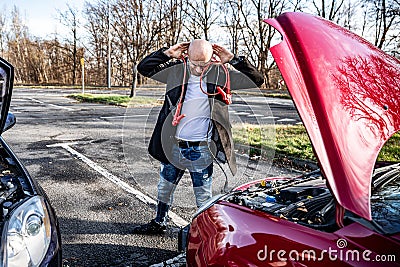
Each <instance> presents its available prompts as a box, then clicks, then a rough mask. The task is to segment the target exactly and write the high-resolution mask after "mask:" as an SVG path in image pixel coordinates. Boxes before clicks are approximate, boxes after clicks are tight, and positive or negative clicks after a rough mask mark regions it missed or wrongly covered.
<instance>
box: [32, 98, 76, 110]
mask: <svg viewBox="0 0 400 267" xmlns="http://www.w3.org/2000/svg"><path fill="white" fill-rule="evenodd" d="M29 100H31V101H33V102H36V103H39V104H42V105H49V106H52V107H56V108H61V109H66V110H74V109H73V108H68V107H63V106H59V105H54V104H46V103H45V102H43V101H40V100H37V99H35V98H29Z"/></svg>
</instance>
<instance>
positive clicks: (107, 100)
mask: <svg viewBox="0 0 400 267" xmlns="http://www.w3.org/2000/svg"><path fill="white" fill-rule="evenodd" d="M67 97H69V98H73V99H75V100H78V101H80V102H89V103H100V104H108V105H116V106H122V107H154V106H159V105H161V102H159V101H157V100H156V99H155V98H152V97H145V96H135V97H132V98H131V97H129V96H125V95H113V94H72V95H68V96H67Z"/></svg>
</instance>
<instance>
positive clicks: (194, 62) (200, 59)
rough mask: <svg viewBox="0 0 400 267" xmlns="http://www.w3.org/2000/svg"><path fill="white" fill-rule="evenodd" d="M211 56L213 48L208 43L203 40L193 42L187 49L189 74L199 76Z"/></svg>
mask: <svg viewBox="0 0 400 267" xmlns="http://www.w3.org/2000/svg"><path fill="white" fill-rule="evenodd" d="M212 55H213V47H212V45H211V44H210V42H208V41H206V40H203V39H195V40H193V41H192V42H191V43H190V45H189V48H188V56H189V67H190V73H191V74H192V75H195V76H200V75H201V72H202V71H203V69H204V67H205V66H207V65H208V64H209V63H210V61H211V58H212Z"/></svg>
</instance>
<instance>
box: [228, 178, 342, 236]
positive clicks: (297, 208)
mask: <svg viewBox="0 0 400 267" xmlns="http://www.w3.org/2000/svg"><path fill="white" fill-rule="evenodd" d="M225 200H226V201H228V202H231V203H235V204H238V205H242V206H246V207H248V208H250V209H253V210H259V211H263V212H266V213H268V214H272V215H274V216H276V217H279V218H283V219H287V220H290V221H293V222H296V223H300V224H305V225H308V226H311V227H314V228H320V227H332V224H334V223H335V221H334V215H335V205H334V201H333V197H332V195H331V193H330V191H329V189H328V188H327V187H326V185H325V180H324V179H322V177H321V175H320V173H319V172H316V173H311V174H310V175H308V176H307V177H302V178H294V179H275V180H262V181H261V182H259V183H256V184H253V185H251V186H250V187H248V188H247V189H245V190H243V191H235V192H232V194H230V195H228V196H227V198H225Z"/></svg>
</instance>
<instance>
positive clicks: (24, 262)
mask: <svg viewBox="0 0 400 267" xmlns="http://www.w3.org/2000/svg"><path fill="white" fill-rule="evenodd" d="M50 238H51V226H50V221H49V214H48V212H47V208H46V204H45V203H44V200H43V198H42V197H40V196H35V197H32V198H30V199H28V200H27V201H26V202H25V203H23V204H22V205H20V206H19V207H18V208H16V209H15V210H14V211H13V212H12V213H11V214H10V217H9V219H8V220H7V221H6V222H5V225H4V229H3V234H2V257H3V259H2V262H3V265H4V266H9V267H13V266H15V267H17V266H18V267H20V266H39V265H40V263H41V261H42V260H43V258H44V256H45V255H46V252H47V250H48V248H49V244H50Z"/></svg>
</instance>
